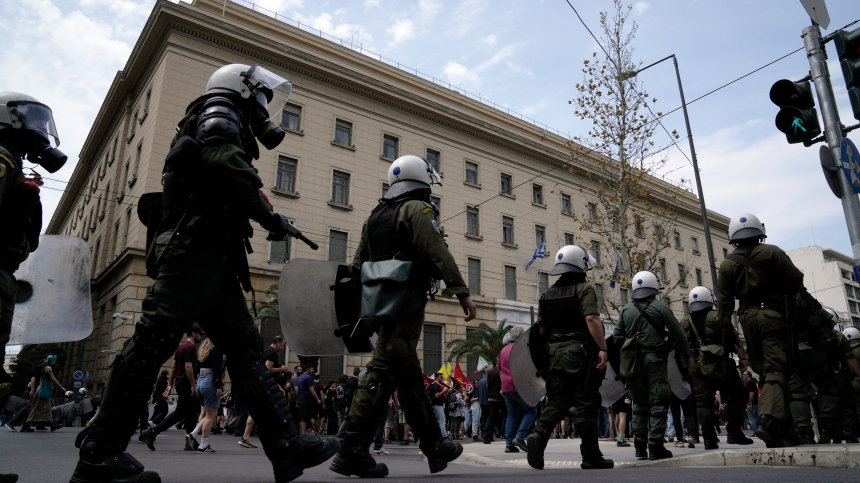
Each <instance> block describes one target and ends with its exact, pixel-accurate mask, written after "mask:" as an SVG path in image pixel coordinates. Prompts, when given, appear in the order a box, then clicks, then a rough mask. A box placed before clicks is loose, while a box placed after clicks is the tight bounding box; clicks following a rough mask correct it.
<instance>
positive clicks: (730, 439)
mask: <svg viewBox="0 0 860 483" xmlns="http://www.w3.org/2000/svg"><path fill="white" fill-rule="evenodd" d="M726 443H729V444H753V440H751V439H749V438H747V435H745V434H744V432H743V430H742V429H741V427H740V425H737V424H729V425H727V426H726Z"/></svg>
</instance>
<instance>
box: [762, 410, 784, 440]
mask: <svg viewBox="0 0 860 483" xmlns="http://www.w3.org/2000/svg"><path fill="white" fill-rule="evenodd" d="M781 425H782V423H781V422H780V421H779V420H778V419H776V418H774V417H773V416H771V415H769V414H762V415H760V416H759V417H758V420H757V421H756V426H757V427H756V430H755V436H756V438H758V439H760V440H762V441H764V444H765V445H766V446H767V447H768V448H782V447H784V446H785V442H784V441H783V440H782V437H783V435H782V428H781V427H780V426H781Z"/></svg>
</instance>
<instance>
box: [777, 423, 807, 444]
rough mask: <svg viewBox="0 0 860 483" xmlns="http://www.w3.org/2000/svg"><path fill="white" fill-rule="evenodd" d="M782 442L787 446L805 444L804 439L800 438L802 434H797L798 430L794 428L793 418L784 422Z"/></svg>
mask: <svg viewBox="0 0 860 483" xmlns="http://www.w3.org/2000/svg"><path fill="white" fill-rule="evenodd" d="M782 424H783V426H782V444H783V446H785V447H791V446H800V445H802V444H803V440H802V439H800V435H799V434H797V430H795V429H794V423H793V422H792V420H791V418H789V419H788V420H786V421H785V422H783V423H782Z"/></svg>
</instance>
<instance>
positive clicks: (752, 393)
mask: <svg viewBox="0 0 860 483" xmlns="http://www.w3.org/2000/svg"><path fill="white" fill-rule="evenodd" d="M744 389H745V390H746V393H747V397H748V400H747V418H749V421H750V429H751V430H752V432H753V433H755V422H756V414H757V411H758V384H756V382H755V379H753V378H752V374H750V373H749V371H744Z"/></svg>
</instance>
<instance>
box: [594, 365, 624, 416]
mask: <svg viewBox="0 0 860 483" xmlns="http://www.w3.org/2000/svg"><path fill="white" fill-rule="evenodd" d="M625 394H627V387H626V386H625V385H624V381H623V380H622V379H621V377H620V376H618V375H617V374H615V370H614V369H613V368H612V364H606V377H605V378H603V384H601V385H600V398H601V399H602V402H601V406H603V407H605V408H608V407H609V406H612V405H613V404H615V402H616V401H618V400H619V399H621V398H622V397H624V395H625Z"/></svg>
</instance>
